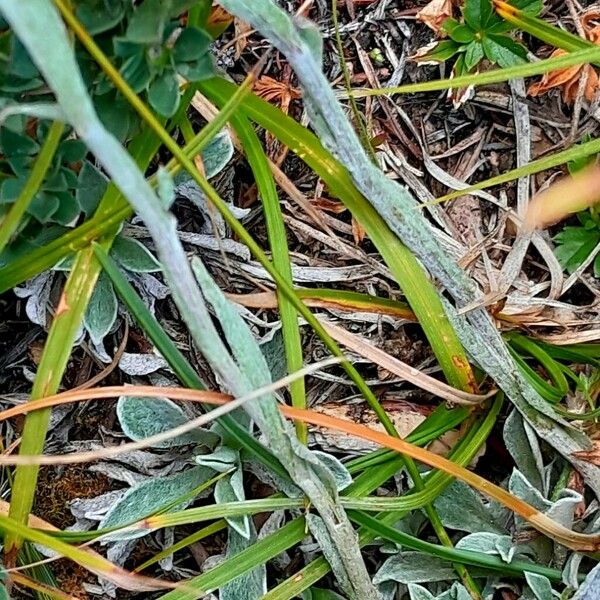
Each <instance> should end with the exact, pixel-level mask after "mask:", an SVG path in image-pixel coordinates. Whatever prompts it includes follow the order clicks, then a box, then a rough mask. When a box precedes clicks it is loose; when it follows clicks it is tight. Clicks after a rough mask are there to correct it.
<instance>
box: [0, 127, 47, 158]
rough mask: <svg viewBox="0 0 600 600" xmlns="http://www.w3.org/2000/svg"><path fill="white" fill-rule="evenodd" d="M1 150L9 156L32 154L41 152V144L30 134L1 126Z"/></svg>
mask: <svg viewBox="0 0 600 600" xmlns="http://www.w3.org/2000/svg"><path fill="white" fill-rule="evenodd" d="M0 150H1V151H2V153H3V154H6V155H8V156H11V155H13V156H14V155H17V156H22V155H31V154H36V153H37V152H39V150H40V145H39V144H38V143H37V142H36V141H35V140H32V139H31V138H30V137H29V136H28V135H25V134H21V133H17V132H16V131H12V130H11V129H8V127H0Z"/></svg>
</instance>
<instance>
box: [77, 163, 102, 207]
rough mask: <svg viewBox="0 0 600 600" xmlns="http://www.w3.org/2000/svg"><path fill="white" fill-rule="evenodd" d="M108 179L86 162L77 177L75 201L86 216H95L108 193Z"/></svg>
mask: <svg viewBox="0 0 600 600" xmlns="http://www.w3.org/2000/svg"><path fill="white" fill-rule="evenodd" d="M107 186H108V179H107V178H106V177H105V176H104V175H103V174H102V173H101V172H100V171H99V170H98V169H97V168H96V167H95V166H94V165H93V164H92V163H91V162H89V161H87V160H86V161H84V163H83V166H82V167H81V170H80V171H79V175H78V177H77V187H76V191H75V199H76V200H77V202H78V203H79V206H80V207H81V210H83V212H84V213H85V215H86V216H90V215H91V214H93V213H94V212H95V210H96V208H97V207H98V204H99V203H100V200H101V199H102V196H104V192H106V188H107Z"/></svg>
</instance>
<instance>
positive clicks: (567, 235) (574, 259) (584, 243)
mask: <svg viewBox="0 0 600 600" xmlns="http://www.w3.org/2000/svg"><path fill="white" fill-rule="evenodd" d="M554 241H555V242H556V243H557V247H556V249H555V250H554V254H555V255H556V258H557V259H558V262H559V263H560V265H561V266H562V268H563V269H565V270H566V271H567V272H568V273H573V272H574V271H576V270H577V268H578V267H579V266H580V265H581V264H582V263H583V261H584V260H585V259H586V258H587V257H588V256H589V255H590V253H591V252H592V250H593V249H594V248H595V247H596V245H597V244H598V242H600V230H598V229H597V228H596V227H593V228H589V227H588V226H584V227H565V228H564V229H563V230H562V231H561V232H560V233H559V234H557V235H556V236H555V237H554Z"/></svg>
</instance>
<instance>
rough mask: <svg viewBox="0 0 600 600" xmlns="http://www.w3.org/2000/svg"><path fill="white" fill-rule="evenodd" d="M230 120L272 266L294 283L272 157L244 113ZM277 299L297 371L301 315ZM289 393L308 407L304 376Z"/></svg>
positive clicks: (303, 431)
mask: <svg viewBox="0 0 600 600" xmlns="http://www.w3.org/2000/svg"><path fill="white" fill-rule="evenodd" d="M231 124H232V126H233V128H234V129H235V131H236V133H237V136H238V138H239V140H240V143H241V144H242V147H243V149H244V153H245V154H246V158H247V159H248V163H249V164H250V168H251V169H252V173H253V175H254V180H255V181H256V186H257V188H258V194H259V196H260V199H261V201H262V205H263V210H264V214H265V224H266V226H267V236H268V239H269V246H270V248H271V256H272V260H273V266H274V267H275V269H277V271H278V272H279V274H280V275H281V277H282V278H283V279H285V281H287V283H288V284H289V286H290V287H292V286H293V281H292V268H291V263H290V253H289V250H288V245H287V235H286V230H285V224H284V222H283V215H282V213H281V206H280V203H279V196H278V195H277V188H276V187H275V181H274V179H273V174H272V173H271V168H270V166H269V160H268V158H267V156H266V154H265V152H264V150H263V147H262V145H261V143H260V140H259V139H258V136H257V135H256V133H255V132H254V129H252V127H251V125H250V123H249V122H248V120H247V119H246V118H245V117H244V116H243V115H239V114H232V116H231ZM277 301H278V304H279V315H280V318H281V330H282V334H283V343H284V348H285V356H286V361H287V367H288V372H289V373H294V372H296V371H299V370H301V369H302V366H303V363H304V361H303V357H302V339H301V336H300V328H299V326H298V316H297V313H296V309H295V308H294V305H293V304H292V302H290V300H289V299H288V298H287V297H286V295H285V294H283V293H281V292H278V294H277ZM290 395H291V400H292V405H293V406H295V407H297V408H306V390H305V385H304V378H302V379H297V380H296V381H294V382H293V383H292V384H291V385H290ZM295 427H296V432H297V434H298V438H299V439H300V441H301V442H302V443H304V444H306V443H307V439H308V433H307V431H308V430H307V426H306V424H305V423H296V425H295Z"/></svg>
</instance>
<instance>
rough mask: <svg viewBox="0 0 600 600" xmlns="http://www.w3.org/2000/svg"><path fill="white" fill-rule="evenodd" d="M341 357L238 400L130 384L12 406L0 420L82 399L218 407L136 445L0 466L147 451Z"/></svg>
mask: <svg viewBox="0 0 600 600" xmlns="http://www.w3.org/2000/svg"><path fill="white" fill-rule="evenodd" d="M342 360H344V359H342V358H339V357H331V358H327V359H325V360H323V361H320V362H318V363H314V364H312V365H309V366H307V367H305V368H304V369H301V370H300V371H297V372H296V373H292V374H291V375H288V376H287V377H283V378H282V379H280V380H279V381H276V382H275V383H272V384H271V385H267V386H263V387H261V388H259V389H257V390H254V391H253V392H251V393H249V394H246V395H244V396H241V397H240V398H236V399H232V398H231V396H228V395H226V394H221V393H219V392H206V391H199V390H189V389H187V388H164V387H155V386H148V385H138V386H136V385H132V386H108V387H105V388H92V389H86V390H77V391H71V392H65V393H62V394H56V395H54V396H48V397H47V398H43V399H41V400H37V401H36V402H33V403H29V404H22V405H20V406H15V407H14V408H11V409H8V410H6V411H4V412H2V413H0V421H4V420H6V419H9V418H11V417H14V416H16V415H19V414H26V413H29V412H32V411H33V410H39V409H42V408H48V407H51V406H57V405H58V404H68V403H71V402H83V401H86V400H98V399H101V398H103V399H109V398H115V397H118V396H124V395H126V396H135V397H146V396H163V397H169V398H172V399H174V400H188V401H193V402H204V403H207V404H221V405H222V406H219V407H218V408H215V409H214V410H212V411H210V413H208V414H205V415H202V416H200V417H198V418H196V419H192V420H191V421H188V422H187V423H184V424H183V425H180V426H179V427H175V428H173V429H169V430H168V431H164V432H162V433H158V434H156V435H153V436H150V437H147V438H145V439H143V440H140V441H139V442H131V443H127V444H121V445H120V446H112V447H110V448H102V449H101V450H91V451H89V452H72V453H69V454H56V455H51V456H49V455H45V454H34V455H23V454H21V455H18V456H14V455H1V456H0V465H69V464H76V463H87V462H92V461H95V460H101V459H106V458H112V457H115V456H120V455H122V454H126V453H128V452H133V451H134V450H142V449H144V448H149V447H151V446H154V445H156V444H160V443H162V442H165V441H167V440H170V439H172V438H174V437H178V436H180V435H183V434H185V433H188V432H189V431H193V430H194V429H197V428H198V427H202V426H203V425H206V424H208V423H210V422H212V421H214V420H215V419H218V418H219V417H222V416H223V415H225V414H227V413H229V412H231V411H232V410H235V409H236V408H239V407H240V406H242V405H243V404H245V403H246V402H250V401H251V400H256V399H258V398H261V397H263V396H265V395H267V394H269V393H271V392H274V391H276V390H278V389H279V388H281V387H284V386H286V385H288V384H289V383H291V382H292V381H295V380H296V379H299V378H300V377H304V376H306V375H308V374H310V373H314V372H315V371H319V370H321V369H323V368H324V367H327V366H330V365H333V364H339V363H340V362H342Z"/></svg>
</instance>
